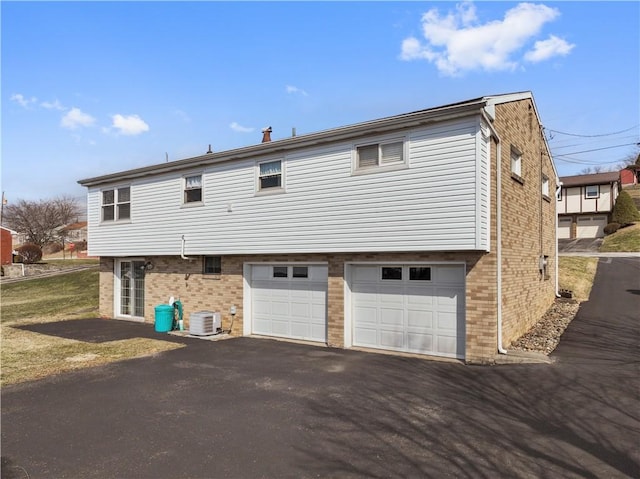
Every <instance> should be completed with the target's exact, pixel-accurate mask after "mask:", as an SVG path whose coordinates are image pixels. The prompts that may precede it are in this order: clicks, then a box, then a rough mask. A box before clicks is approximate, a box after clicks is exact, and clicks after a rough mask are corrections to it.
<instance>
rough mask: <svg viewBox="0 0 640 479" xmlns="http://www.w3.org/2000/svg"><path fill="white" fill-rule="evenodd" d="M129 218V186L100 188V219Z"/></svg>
mask: <svg viewBox="0 0 640 479" xmlns="http://www.w3.org/2000/svg"><path fill="white" fill-rule="evenodd" d="M130 218H131V188H130V187H129V186H125V187H123V188H114V189H111V190H102V221H118V220H128V219H130Z"/></svg>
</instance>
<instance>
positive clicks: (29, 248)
mask: <svg viewBox="0 0 640 479" xmlns="http://www.w3.org/2000/svg"><path fill="white" fill-rule="evenodd" d="M16 251H17V252H18V254H20V256H22V262H23V263H25V264H32V263H37V262H38V261H40V260H41V259H42V249H41V248H40V246H38V245H37V244H33V243H26V244H23V245H22V246H20V247H19V248H18V249H17V250H16Z"/></svg>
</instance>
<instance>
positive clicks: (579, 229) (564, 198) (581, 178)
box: [557, 171, 620, 239]
mask: <svg viewBox="0 0 640 479" xmlns="http://www.w3.org/2000/svg"><path fill="white" fill-rule="evenodd" d="M560 182H561V183H562V188H561V190H560V191H559V193H558V196H557V200H558V238H561V239H568V238H602V237H604V227H605V226H607V223H609V221H610V219H611V212H612V211H613V205H614V204H615V202H616V199H617V198H618V193H619V185H620V172H618V171H614V172H610V173H594V174H589V175H575V176H563V177H561V178H560Z"/></svg>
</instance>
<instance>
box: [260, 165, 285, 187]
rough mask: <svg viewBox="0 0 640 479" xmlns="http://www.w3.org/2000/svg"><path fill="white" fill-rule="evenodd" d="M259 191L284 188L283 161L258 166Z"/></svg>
mask: <svg viewBox="0 0 640 479" xmlns="http://www.w3.org/2000/svg"><path fill="white" fill-rule="evenodd" d="M258 169H259V170H258V191H263V190H267V189H270V188H282V160H275V161H265V162H264V163H259V164H258Z"/></svg>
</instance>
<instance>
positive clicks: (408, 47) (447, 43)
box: [400, 2, 573, 76]
mask: <svg viewBox="0 0 640 479" xmlns="http://www.w3.org/2000/svg"><path fill="white" fill-rule="evenodd" d="M558 15H560V12H559V11H558V10H557V9H555V8H550V7H547V6H545V5H542V4H533V3H520V4H518V5H517V6H515V7H513V8H511V9H510V10H508V11H507V12H506V13H505V15H504V19H502V20H494V21H489V22H486V23H484V24H483V23H480V22H479V20H478V16H477V14H476V8H475V5H473V4H472V3H471V2H463V3H461V4H458V5H456V9H455V11H450V12H449V13H447V14H446V15H445V16H441V15H440V12H439V11H438V9H437V8H432V9H431V10H429V11H428V12H427V13H425V14H424V15H423V16H422V34H423V37H424V40H425V42H421V41H420V40H419V39H417V38H415V37H409V38H407V39H405V40H404V41H403V42H402V50H401V54H400V58H401V59H402V60H407V61H411V60H426V61H429V62H431V63H434V64H435V65H436V67H437V68H438V70H439V71H440V72H441V73H443V74H445V75H451V76H455V75H459V74H461V73H463V72H465V71H469V70H486V71H496V70H512V69H514V68H516V67H517V66H518V58H514V57H515V56H516V55H517V54H518V52H519V51H520V50H521V49H522V48H523V47H524V46H525V45H526V44H527V43H528V42H530V41H531V40H533V39H534V38H535V37H536V36H537V35H538V34H539V33H540V30H541V29H542V27H543V26H544V25H545V24H546V23H548V22H551V21H553V20H555V19H556V18H557V17H558ZM558 40H559V39H558ZM534 48H535V49H534V52H537V51H538V50H540V51H541V52H542V51H543V50H545V48H546V50H550V49H551V48H553V46H551V47H549V46H546V45H545V44H543V45H541V46H540V47H539V48H538V47H534ZM571 48H573V46H571ZM559 51H561V50H560V49H557V50H556V53H557V52H559ZM569 51H570V49H569V50H568V51H567V52H566V53H568V52H569ZM566 53H564V54H566ZM543 55H544V53H540V54H534V53H531V56H532V57H533V58H539V60H535V61H540V60H543V59H545V58H543ZM547 58H548V57H547ZM531 61H534V60H531Z"/></svg>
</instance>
